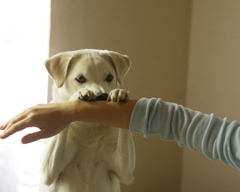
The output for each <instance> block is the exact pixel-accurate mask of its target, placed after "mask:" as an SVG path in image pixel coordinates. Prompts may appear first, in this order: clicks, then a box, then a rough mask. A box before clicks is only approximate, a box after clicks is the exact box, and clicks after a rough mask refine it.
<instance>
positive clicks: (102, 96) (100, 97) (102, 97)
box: [96, 93, 108, 101]
mask: <svg viewBox="0 0 240 192" xmlns="http://www.w3.org/2000/svg"><path fill="white" fill-rule="evenodd" d="M107 98H108V94H107V93H102V94H100V95H97V96H96V101H106V100H107Z"/></svg>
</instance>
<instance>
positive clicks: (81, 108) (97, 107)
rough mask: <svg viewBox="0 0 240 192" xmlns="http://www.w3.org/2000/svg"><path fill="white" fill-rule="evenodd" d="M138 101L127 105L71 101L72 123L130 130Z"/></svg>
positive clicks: (129, 102) (132, 101)
mask: <svg viewBox="0 0 240 192" xmlns="http://www.w3.org/2000/svg"><path fill="white" fill-rule="evenodd" d="M136 102H137V100H130V101H128V102H127V103H116V102H106V101H94V102H89V101H83V100H75V101H70V102H69V103H68V104H69V105H71V109H72V112H71V114H70V118H71V121H84V122H89V123H96V124H101V125H108V126H113V127H119V128H123V129H129V122H130V118H131V114H132V111H133V108H134V106H135V104H136Z"/></svg>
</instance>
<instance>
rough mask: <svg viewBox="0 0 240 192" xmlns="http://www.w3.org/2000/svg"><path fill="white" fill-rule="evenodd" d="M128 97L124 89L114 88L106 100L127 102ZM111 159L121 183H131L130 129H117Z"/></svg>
mask: <svg viewBox="0 0 240 192" xmlns="http://www.w3.org/2000/svg"><path fill="white" fill-rule="evenodd" d="M129 99H130V94H129V92H128V91H126V90H124V89H114V90H113V91H111V92H110V93H109V96H108V101H112V102H127V101H128V100H129ZM113 159H114V160H113V161H114V162H113V167H114V168H113V169H114V172H115V173H116V174H117V175H118V177H119V178H120V179H121V181H122V182H123V183H125V184H129V183H131V182H132V181H133V171H134V168H135V159H136V155H135V147H134V142H133V138H132V133H131V132H130V131H128V130H124V129H119V132H118V141H117V146H116V150H115V154H114V158H113Z"/></svg>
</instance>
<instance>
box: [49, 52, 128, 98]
mask: <svg viewBox="0 0 240 192" xmlns="http://www.w3.org/2000/svg"><path fill="white" fill-rule="evenodd" d="M45 65H46V68H47V70H48V73H49V75H50V76H51V77H52V79H53V80H54V82H55V85H56V87H57V88H59V89H62V91H64V92H65V94H68V96H69V97H70V96H71V95H72V94H73V93H74V92H75V91H77V90H79V89H81V88H88V89H90V90H91V91H93V92H94V94H96V95H97V94H99V93H109V92H110V91H111V90H113V89H115V88H117V86H118V84H122V82H123V78H124V76H125V74H126V73H127V71H128V69H129V67H130V59H129V57H128V56H126V55H122V54H119V53H116V52H113V51H105V50H104V51H103V50H94V49H84V50H78V51H69V52H63V53H59V54H57V55H55V56H53V57H51V58H50V59H48V60H47V61H46V62H45Z"/></svg>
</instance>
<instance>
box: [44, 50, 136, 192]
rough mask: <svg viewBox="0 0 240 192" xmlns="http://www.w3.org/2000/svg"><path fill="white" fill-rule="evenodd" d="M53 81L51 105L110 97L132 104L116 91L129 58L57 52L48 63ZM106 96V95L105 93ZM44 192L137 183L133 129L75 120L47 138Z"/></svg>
mask: <svg viewBox="0 0 240 192" xmlns="http://www.w3.org/2000/svg"><path fill="white" fill-rule="evenodd" d="M45 65H46V68H47V70H48V72H49V74H50V76H51V77H52V79H53V80H54V82H55V84H54V86H53V100H52V102H56V103H61V102H66V101H68V100H74V99H84V100H95V99H96V98H98V97H101V96H105V95H106V94H108V100H111V101H112V102H117V101H119V100H120V101H125V102H126V101H127V100H128V99H129V93H128V92H127V91H126V90H123V89H117V87H118V84H122V81H123V77H124V76H125V74H126V72H127V71H128V69H129V66H130V60H129V58H128V57H127V56H125V55H121V54H119V53H116V52H112V51H102V50H92V49H84V50H79V51H71V52H64V53H60V54H57V55H55V56H53V57H51V58H50V59H48V60H47V61H46V63H45ZM104 94H105V95H104ZM41 166H42V168H41V182H40V192H119V191H120V182H123V183H125V184H129V183H131V182H132V180H133V170H134V167H135V148H134V143H133V139H132V134H131V133H130V132H129V131H128V130H123V129H119V128H115V127H107V126H103V125H97V124H90V123H85V122H80V121H77V122H72V123H71V124H70V125H69V126H68V127H67V128H65V129H64V130H63V131H62V132H60V133H59V134H57V135H56V136H54V137H51V138H50V139H48V140H47V142H46V145H45V148H44V151H43V155H42V159H41Z"/></svg>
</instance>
